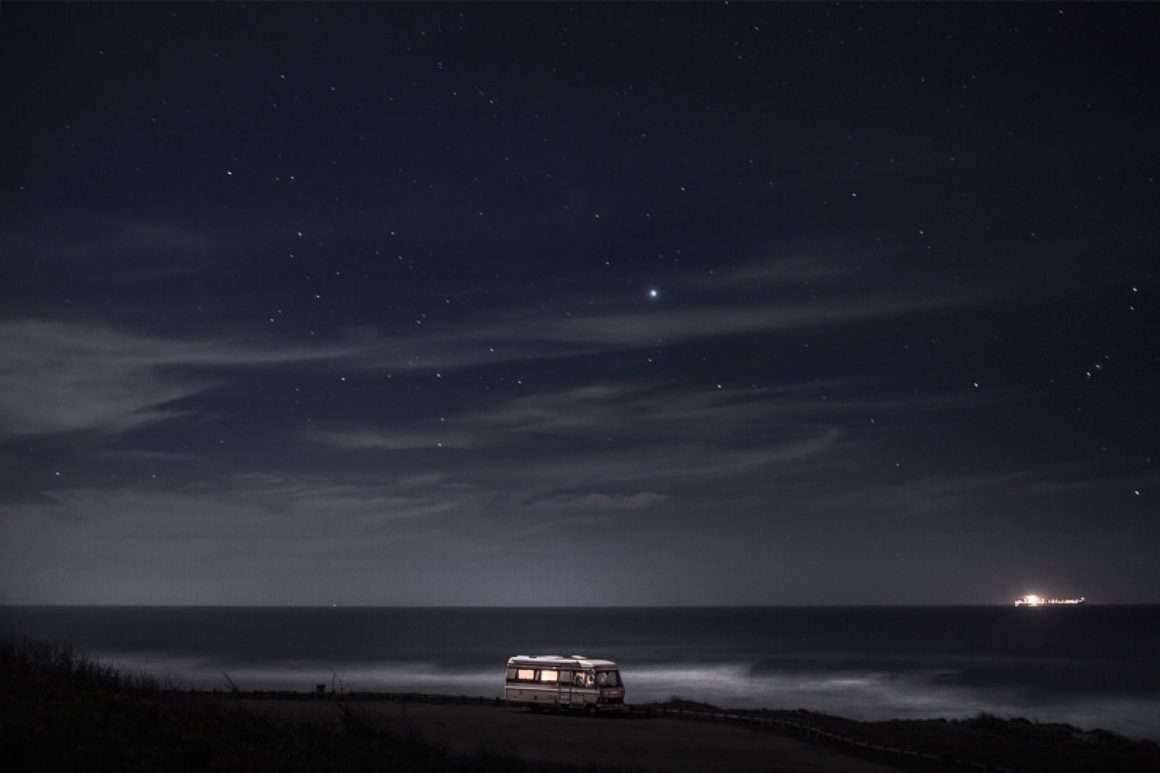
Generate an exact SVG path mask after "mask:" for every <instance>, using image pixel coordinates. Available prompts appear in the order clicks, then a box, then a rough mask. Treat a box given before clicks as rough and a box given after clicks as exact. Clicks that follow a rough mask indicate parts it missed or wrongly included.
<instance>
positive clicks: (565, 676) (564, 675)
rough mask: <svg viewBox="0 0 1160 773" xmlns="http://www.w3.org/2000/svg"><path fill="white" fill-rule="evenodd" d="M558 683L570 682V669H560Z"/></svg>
mask: <svg viewBox="0 0 1160 773" xmlns="http://www.w3.org/2000/svg"><path fill="white" fill-rule="evenodd" d="M560 684H572V672H571V671H561V672H560Z"/></svg>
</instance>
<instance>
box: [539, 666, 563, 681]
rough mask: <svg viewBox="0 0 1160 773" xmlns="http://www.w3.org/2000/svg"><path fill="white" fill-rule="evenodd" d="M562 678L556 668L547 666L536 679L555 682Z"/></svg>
mask: <svg viewBox="0 0 1160 773" xmlns="http://www.w3.org/2000/svg"><path fill="white" fill-rule="evenodd" d="M559 679H560V672H559V671H557V670H556V669H554V668H545V669H542V670H541V671H540V678H539V679H538V680H536V681H539V682H551V683H552V684H555V683H556V682H557V681H559Z"/></svg>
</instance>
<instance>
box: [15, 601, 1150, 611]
mask: <svg viewBox="0 0 1160 773" xmlns="http://www.w3.org/2000/svg"><path fill="white" fill-rule="evenodd" d="M1006 607H1010V608H1016V607H1015V604H1014V602H1004V603H999V602H990V603H977V604H966V603H955V604H719V605H717V604H552V605H547V604H506V605H505V604H349V605H348V604H45V603H6V604H0V609H35V608H40V609H301V610H326V609H349V610H365V609H445V610H466V609H490V610H519V609H526V610H556V609H688V610H714V609H722V610H725V609H950V608H958V609H992V608H1006ZM1057 607H1059V608H1072V607H1160V602H1156V601H1141V602H1136V601H1114V602H1102V603H1094V602H1091V601H1085V602H1084V603H1083V604H1043V605H1038V606H1034V607H1028V609H1049V608H1051V609H1054V608H1057Z"/></svg>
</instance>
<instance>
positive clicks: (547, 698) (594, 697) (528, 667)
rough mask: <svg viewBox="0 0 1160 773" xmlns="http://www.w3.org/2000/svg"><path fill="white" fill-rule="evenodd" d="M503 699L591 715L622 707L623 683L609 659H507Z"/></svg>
mask: <svg viewBox="0 0 1160 773" xmlns="http://www.w3.org/2000/svg"><path fill="white" fill-rule="evenodd" d="M504 698H505V699H506V700H507V702H508V703H511V704H513V705H517V706H518V705H522V706H528V707H529V708H531V709H532V710H533V711H534V710H537V709H540V708H553V709H581V710H584V711H587V712H589V713H591V714H595V713H596V712H597V711H606V710H610V709H620V708H622V707H623V706H624V683H623V682H621V681H620V671H619V670H618V669H617V667H616V664H615V663H613V662H612V661H611V660H593V659H591V658H586V657H584V656H583V655H569V656H567V657H564V656H562V655H516V656H515V657H511V658H508V664H507V684H506V686H505V687H504Z"/></svg>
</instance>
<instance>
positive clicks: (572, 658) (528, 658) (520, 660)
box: [508, 655, 617, 668]
mask: <svg viewBox="0 0 1160 773" xmlns="http://www.w3.org/2000/svg"><path fill="white" fill-rule="evenodd" d="M508 666H531V667H533V668H535V667H543V666H556V667H558V668H564V667H566V666H572V667H573V668H577V667H579V668H616V667H617V666H616V663H614V662H613V661H611V660H599V659H596V658H587V657H585V656H583V655H568V656H567V657H565V656H563V655H513V656H512V657H510V658H508Z"/></svg>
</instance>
